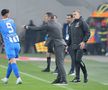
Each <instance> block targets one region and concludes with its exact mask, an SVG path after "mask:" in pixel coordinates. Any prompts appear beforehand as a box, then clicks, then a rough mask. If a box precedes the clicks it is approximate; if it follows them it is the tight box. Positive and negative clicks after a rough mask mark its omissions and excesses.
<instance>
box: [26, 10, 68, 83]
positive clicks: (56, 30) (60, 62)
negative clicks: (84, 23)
mask: <svg viewBox="0 0 108 90" xmlns="http://www.w3.org/2000/svg"><path fill="white" fill-rule="evenodd" d="M45 17H46V18H47V20H46V24H45V25H42V26H40V27H36V26H31V27H30V26H25V28H31V29H33V30H46V32H47V34H48V36H49V37H48V39H47V41H46V44H45V45H46V46H48V45H49V44H50V43H52V42H53V45H54V52H55V59H56V63H57V67H58V75H57V78H56V79H55V80H54V81H53V82H52V84H62V85H63V84H67V81H66V72H65V69H64V51H65V46H66V43H65V41H64V39H63V36H62V27H61V26H60V24H59V23H57V22H55V21H54V15H53V13H51V12H47V13H46V14H45Z"/></svg>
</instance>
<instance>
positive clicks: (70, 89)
mask: <svg viewBox="0 0 108 90" xmlns="http://www.w3.org/2000/svg"><path fill="white" fill-rule="evenodd" d="M0 67H1V68H5V69H7V67H6V66H4V65H0ZM20 73H21V74H23V75H25V76H28V77H31V78H33V79H36V80H39V81H42V82H45V83H48V84H50V83H51V82H50V81H47V80H44V79H42V78H40V77H37V76H33V75H31V74H28V73H24V72H20ZM55 86H58V87H61V88H65V89H67V90H74V89H72V88H68V87H66V86H62V85H61V86H59V85H55Z"/></svg>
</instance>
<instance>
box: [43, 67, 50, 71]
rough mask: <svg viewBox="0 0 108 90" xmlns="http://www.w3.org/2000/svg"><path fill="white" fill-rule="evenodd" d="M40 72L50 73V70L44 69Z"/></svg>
mask: <svg viewBox="0 0 108 90" xmlns="http://www.w3.org/2000/svg"><path fill="white" fill-rule="evenodd" d="M42 72H50V69H48V68H45V69H44V70H42Z"/></svg>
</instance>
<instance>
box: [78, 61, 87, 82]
mask: <svg viewBox="0 0 108 90" xmlns="http://www.w3.org/2000/svg"><path fill="white" fill-rule="evenodd" d="M80 67H81V69H82V72H83V74H84V83H87V82H88V78H87V77H88V74H87V69H86V66H85V64H84V62H83V61H81V63H80Z"/></svg>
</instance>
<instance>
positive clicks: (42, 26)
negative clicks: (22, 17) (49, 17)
mask: <svg viewBox="0 0 108 90" xmlns="http://www.w3.org/2000/svg"><path fill="white" fill-rule="evenodd" d="M24 28H25V29H31V30H37V31H41V30H48V25H47V24H45V25H41V26H39V27H37V26H24Z"/></svg>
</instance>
